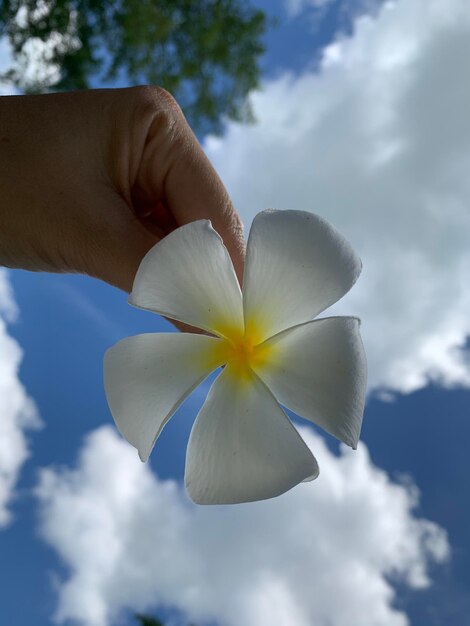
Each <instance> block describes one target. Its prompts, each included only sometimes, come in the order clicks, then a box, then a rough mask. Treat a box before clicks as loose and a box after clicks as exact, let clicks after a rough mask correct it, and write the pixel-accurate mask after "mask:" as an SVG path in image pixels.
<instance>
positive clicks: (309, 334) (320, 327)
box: [254, 317, 367, 448]
mask: <svg viewBox="0 0 470 626" xmlns="http://www.w3.org/2000/svg"><path fill="white" fill-rule="evenodd" d="M265 345H266V346H270V348H271V350H270V354H272V355H273V358H272V359H271V360H270V361H265V362H263V363H262V364H261V365H258V366H255V368H254V369H255V371H256V373H257V374H258V376H259V377H260V378H261V379H262V380H263V381H264V383H265V384H266V385H267V387H268V388H269V389H270V390H271V392H272V393H273V395H274V396H275V397H276V398H277V400H278V401H279V402H280V403H281V404H284V405H285V406H286V407H287V408H288V409H290V410H292V411H294V413H297V414H298V415H300V416H302V417H305V418H307V419H309V420H311V421H312V422H315V423H316V424H318V425H319V426H321V427H322V428H324V429H325V430H326V431H327V432H329V433H330V434H332V435H334V436H335V437H338V439H341V440H342V441H344V442H345V443H346V444H348V445H349V446H351V447H352V448H356V446H357V441H358V439H359V433H360V430H361V424H362V414H363V411H364V402H365V393H366V383H367V364H366V357H365V352H364V348H363V345H362V341H361V336H360V334H359V320H358V319H357V318H354V317H330V318H325V319H321V320H313V321H312V322H307V323H306V324H301V325H300V326H296V327H295V328H289V329H288V330H285V331H284V332H282V333H280V334H279V335H276V336H275V337H273V338H272V339H268V341H267V342H266V344H265Z"/></svg>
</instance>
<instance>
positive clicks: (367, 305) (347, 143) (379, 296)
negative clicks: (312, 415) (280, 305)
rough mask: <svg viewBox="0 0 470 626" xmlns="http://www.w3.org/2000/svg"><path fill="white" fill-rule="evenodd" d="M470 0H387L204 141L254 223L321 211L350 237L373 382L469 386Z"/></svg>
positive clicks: (357, 308)
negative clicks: (280, 214)
mask: <svg viewBox="0 0 470 626" xmlns="http://www.w3.org/2000/svg"><path fill="white" fill-rule="evenodd" d="M469 57H470V11H469V10H468V2H467V0H449V1H448V2H445V3H443V2H441V0H406V2H405V1H399V2H397V3H395V4H391V3H388V4H386V5H385V6H384V7H383V8H382V10H381V11H380V12H379V13H378V14H377V17H376V18H372V17H365V16H364V17H362V18H360V19H359V20H357V22H356V25H355V29H354V35H353V36H352V37H351V38H343V39H342V40H341V41H337V42H335V43H334V44H332V45H331V46H330V47H328V48H327V49H326V50H325V51H324V55H323V62H322V65H321V67H320V69H319V71H318V73H314V72H310V71H306V72H305V73H303V74H302V75H300V76H294V75H290V74H286V75H284V76H282V77H280V78H278V79H277V80H273V81H270V82H267V83H266V84H265V85H264V88H263V91H262V92H261V93H258V94H256V95H255V96H254V97H253V104H254V109H255V113H256V116H257V118H258V124H257V125H256V126H253V127H246V126H241V125H237V124H233V123H232V124H229V125H228V130H227V134H226V135H225V136H224V137H222V138H218V139H217V138H208V139H207V141H206V142H205V147H206V150H207V153H208V155H209V157H210V158H211V160H212V161H213V162H214V164H215V167H216V168H217V170H218V171H219V172H220V173H221V175H222V178H223V179H224V181H225V182H226V184H227V186H228V188H229V191H230V193H231V195H232V197H233V199H234V201H235V204H236V206H237V207H238V209H239V210H240V212H241V214H242V217H243V218H244V219H245V221H246V223H247V224H249V222H250V221H251V218H252V216H253V215H254V214H255V213H256V212H257V211H259V210H260V209H262V208H266V207H279V208H298V209H306V210H312V211H314V212H318V213H320V214H321V215H323V216H324V217H326V218H327V219H329V220H330V221H331V222H332V223H334V224H335V225H336V226H337V227H338V228H339V229H340V230H341V231H342V232H343V233H344V234H345V235H346V236H347V237H348V238H349V239H350V240H351V242H352V243H353V245H354V246H355V248H356V249H357V250H358V251H359V253H360V255H361V256H362V258H363V261H364V271H363V275H362V277H361V279H360V280H359V282H358V283H357V285H356V286H355V287H354V289H353V290H352V292H351V294H349V295H348V296H347V298H346V299H345V300H344V304H342V303H341V305H340V306H338V307H337V308H336V312H342V313H345V314H348V313H349V314H352V313H354V314H358V315H360V316H361V317H362V319H363V325H362V330H363V334H364V337H365V342H366V348H367V352H368V356H369V371H370V383H371V385H372V386H373V387H375V388H377V387H381V386H386V387H389V388H391V389H393V390H398V391H402V392H409V391H412V390H415V389H418V388H420V387H423V386H425V385H426V384H427V383H428V382H429V380H433V381H436V382H437V383H440V384H442V385H446V386H453V385H465V386H467V387H468V386H470V367H469V359H468V353H467V354H466V353H465V351H463V350H462V349H461V348H462V346H464V344H465V340H466V337H467V336H468V335H470V316H469V315H468V311H469V310H470V289H469V283H468V276H469V275H470V236H469V233H470V211H469V206H470V177H469V175H468V172H469V171H470V124H469V121H468V112H469V111H470V80H469V79H468V58H469Z"/></svg>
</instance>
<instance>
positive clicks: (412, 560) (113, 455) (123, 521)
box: [37, 427, 449, 626]
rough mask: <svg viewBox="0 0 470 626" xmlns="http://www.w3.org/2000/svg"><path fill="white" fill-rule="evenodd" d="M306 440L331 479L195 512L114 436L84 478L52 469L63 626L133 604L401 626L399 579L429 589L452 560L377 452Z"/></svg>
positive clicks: (232, 625)
mask: <svg viewBox="0 0 470 626" xmlns="http://www.w3.org/2000/svg"><path fill="white" fill-rule="evenodd" d="M302 436H303V437H304V438H305V440H306V442H307V443H308V445H310V446H311V447H312V449H313V450H314V451H315V454H316V455H317V457H318V459H319V463H320V465H321V468H322V474H321V475H320V478H319V479H318V480H317V481H316V482H315V483H307V484H303V485H300V486H299V487H297V488H295V489H294V490H292V491H291V492H289V493H288V494H285V495H284V496H282V497H280V498H277V499H274V500H269V501H265V502H260V503H256V504H248V505H238V506H228V507H197V506H194V505H192V504H191V503H190V502H189V500H188V499H187V497H186V495H185V493H184V491H183V488H182V487H180V486H179V485H178V484H177V483H176V482H174V481H161V480H159V479H158V478H157V477H156V476H155V475H154V474H152V472H151V471H150V469H149V466H147V465H143V464H141V463H140V462H139V461H138V459H137V456H136V454H135V451H134V450H133V449H132V448H131V447H130V446H128V445H127V444H126V443H125V442H124V441H123V440H122V439H120V438H119V436H118V435H117V434H115V432H114V430H113V429H111V428H110V427H102V428H100V429H98V430H96V431H94V432H93V433H91V434H90V435H89V436H88V437H87V439H86V440H85V444H84V446H83V448H82V450H81V452H80V456H79V460H78V465H77V467H76V468H75V469H66V468H62V469H51V468H49V469H44V470H43V471H42V473H41V476H40V485H39V487H38V489H37V496H38V498H39V501H40V510H41V516H40V519H41V533H42V536H43V537H44V538H45V540H46V541H47V542H48V543H49V544H50V545H51V546H52V547H53V548H54V549H55V550H56V551H57V552H58V554H59V555H60V556H61V558H62V559H63V561H64V563H65V564H66V566H67V569H68V575H67V578H66V579H65V580H63V581H62V582H61V583H59V586H58V593H59V604H58V610H57V614H56V619H57V620H58V621H59V622H63V621H65V620H67V619H72V620H76V621H77V622H78V623H79V624H83V625H86V626H105V625H108V624H110V623H111V622H112V621H113V620H115V619H117V618H118V615H119V613H120V611H122V610H123V609H126V608H131V609H132V610H134V611H137V610H140V611H145V610H148V609H150V608H151V607H155V606H156V605H158V604H162V605H163V604H164V605H167V606H175V607H178V608H179V609H180V610H182V611H184V612H185V613H187V615H188V616H189V617H190V618H191V619H193V620H196V621H203V620H217V623H219V624H220V625H221V626H239V625H240V624H243V625H244V626H271V625H272V624H273V623H278V624H282V626H311V625H312V624H315V626H326V625H328V626H344V624H361V626H405V625H406V624H408V619H407V617H406V615H405V614H404V613H403V612H401V611H400V610H398V609H397V608H395V607H394V601H395V599H396V596H395V591H394V588H393V586H392V585H391V584H390V582H389V581H390V580H391V579H393V580H395V581H399V582H401V583H403V584H404V585H406V586H408V587H410V588H412V589H419V588H423V587H426V586H427V585H429V583H430V581H429V575H428V567H429V565H430V564H432V563H435V562H438V563H439V562H443V561H444V560H445V559H446V558H447V557H448V553H449V548H448V543H447V538H446V535H445V533H444V531H443V530H442V529H440V528H439V527H438V526H437V525H435V524H433V523H431V522H429V521H427V520H423V519H418V518H416V516H415V514H414V509H415V507H416V504H417V493H416V490H415V488H413V487H412V486H409V485H408V486H406V485H399V484H396V483H393V482H392V481H391V480H390V478H389V477H388V476H387V475H386V474H385V473H384V472H383V471H381V470H379V469H377V468H376V467H375V466H374V465H373V464H372V463H371V461H370V458H369V455H368V452H367V449H366V448H365V446H364V445H362V444H361V445H360V446H359V449H358V451H357V452H352V451H349V450H347V449H346V448H343V449H342V451H341V454H340V456H339V457H336V456H334V455H333V454H332V453H331V452H329V451H328V449H327V448H326V446H325V444H324V443H323V440H322V439H321V438H320V437H319V436H317V435H315V434H313V432H312V431H311V430H310V429H305V428H304V429H302Z"/></svg>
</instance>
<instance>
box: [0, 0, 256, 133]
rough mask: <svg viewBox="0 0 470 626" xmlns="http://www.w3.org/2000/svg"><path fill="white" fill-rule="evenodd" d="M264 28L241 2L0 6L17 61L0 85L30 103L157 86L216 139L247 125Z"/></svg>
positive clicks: (0, 1) (145, 0)
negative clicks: (102, 89)
mask: <svg viewBox="0 0 470 626" xmlns="http://www.w3.org/2000/svg"><path fill="white" fill-rule="evenodd" d="M266 26H267V21H266V17H265V14H264V13H263V12H262V11H259V10H257V9H254V8H253V7H252V6H250V4H249V2H248V1H246V0H197V1H194V0H110V1H106V0H0V33H1V34H3V35H6V36H7V37H8V39H9V41H10V44H11V47H12V51H13V56H14V61H15V64H14V66H13V67H12V68H10V69H9V71H8V72H7V73H6V74H5V75H4V76H3V79H8V80H9V81H11V82H12V83H13V84H14V85H15V86H16V87H18V88H19V89H20V90H21V91H23V92H27V93H28V92H29V93H38V92H45V91H49V90H73V89H86V88H88V87H96V86H109V85H119V86H127V85H134V84H140V83H151V84H158V85H160V86H162V87H164V88H165V89H167V90H168V91H170V92H171V93H172V94H173V95H174V96H175V97H176V98H177V100H178V101H179V102H180V104H181V106H182V108H183V110H184V111H185V113H186V115H187V116H188V118H189V119H190V121H191V122H192V124H193V125H195V126H196V127H198V128H201V126H205V128H204V130H216V131H217V130H220V119H221V117H223V116H227V117H229V118H231V119H236V120H244V121H247V120H249V119H251V110H250V108H249V104H248V102H247V94H248V93H249V92H250V91H251V90H253V89H255V88H256V87H257V85H258V81H259V57H260V55H261V53H262V52H263V45H262V36H263V34H264V32H265V30H266ZM38 57H40V58H39V62H38Z"/></svg>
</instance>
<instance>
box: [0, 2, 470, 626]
mask: <svg viewBox="0 0 470 626" xmlns="http://www.w3.org/2000/svg"><path fill="white" fill-rule="evenodd" d="M258 5H259V6H260V7H261V8H264V9H265V10H267V11H268V12H269V13H270V14H271V15H273V16H275V17H277V21H278V25H277V26H276V27H273V28H272V29H271V30H270V31H269V33H268V35H267V37H266V45H267V50H266V53H265V55H264V58H263V60H262V67H263V79H262V88H261V90H260V91H259V92H257V93H255V94H253V96H252V103H253V108H254V111H255V115H256V118H257V124H256V125H254V126H245V125H239V124H234V123H228V124H227V125H226V129H225V132H224V134H223V135H222V136H221V137H202V138H201V141H202V143H203V146H204V148H205V150H206V152H207V154H208V156H209V158H210V159H211V160H212V162H213V163H214V165H215V167H216V169H217V171H218V172H219V173H220V175H221V177H222V179H223V181H224V182H225V184H226V185H227V188H228V190H229V192H230V194H231V196H232V198H233V201H234V203H235V206H236V207H237V209H238V210H239V212H240V214H241V216H242V218H243V220H244V222H245V227H246V232H248V229H249V225H250V222H251V220H252V218H253V216H254V215H255V214H256V213H257V212H258V211H259V210H262V209H264V208H267V207H275V208H282V209H288V208H295V209H302V210H310V211H313V212H316V213H318V214H320V215H321V216H322V217H324V218H326V219H328V220H329V221H330V222H331V223H333V224H334V225H335V226H336V227H337V228H338V229H339V230H340V231H341V232H342V233H343V234H344V235H345V236H346V237H347V238H348V239H349V241H350V242H351V243H352V244H353V247H354V248H355V249H356V250H357V252H358V253H359V255H360V256H361V258H362V261H363V266H364V269H363V272H362V275H361V277H360V279H359V281H358V283H357V284H356V285H355V287H354V288H353V290H352V291H351V292H350V293H349V294H347V296H346V297H345V298H344V299H343V300H341V302H339V303H338V304H337V305H335V306H334V307H333V309H331V310H329V311H328V314H330V313H331V312H332V313H335V314H337V313H339V314H349V315H351V314H354V315H358V316H359V317H361V319H362V325H361V332H362V335H363V338H364V343H365V347H366V351H367V356H368V363H369V394H368V401H367V405H366V411H365V417H364V425H363V431H362V435H361V443H360V445H359V447H358V450H357V451H351V450H349V449H346V448H344V447H343V446H340V445H338V444H337V442H336V441H335V440H334V439H333V438H331V437H329V436H328V435H326V434H324V433H323V432H321V431H320V430H319V429H315V428H314V427H312V426H311V425H308V424H307V423H306V422H304V421H302V420H300V419H296V418H295V416H292V417H293V419H294V421H295V423H296V425H297V426H298V427H299V429H300V432H301V434H302V436H303V437H304V439H305V441H306V442H307V444H308V445H309V446H310V447H311V449H312V450H313V452H314V454H315V456H316V458H317V459H318V462H319V465H320V467H321V474H320V477H319V478H318V479H317V480H316V481H314V482H313V483H307V484H302V485H299V486H298V487H296V488H294V489H293V490H292V491H291V492H289V493H287V494H285V495H283V496H281V497H278V498H276V499H273V500H269V501H265V502H260V503H256V504H246V505H238V506H225V507H224V506H220V507H198V506H196V505H193V504H192V503H191V502H190V500H189V499H188V497H187V495H186V493H185V490H184V486H183V484H182V477H183V471H184V458H185V448H186V443H187V439H188V436H189V432H190V429H191V425H192V422H193V420H194V417H195V415H196V413H197V411H198V409H199V408H200V406H201V405H202V403H203V401H204V397H205V394H206V393H207V390H208V387H209V384H210V381H208V382H206V383H205V384H204V385H202V386H201V387H200V388H199V389H197V390H196V391H195V392H194V393H193V394H192V395H191V396H190V398H189V399H188V400H187V402H186V403H185V404H184V405H183V406H182V408H181V409H180V410H179V411H178V412H177V414H176V415H175V416H174V417H173V418H172V419H171V420H170V422H169V423H168V425H167V426H166V427H165V429H164V431H163V434H162V435H161V437H160V439H159V441H158V444H157V446H156V448H155V450H154V452H153V455H152V457H151V459H150V461H149V463H148V464H145V465H144V464H141V463H140V461H139V460H138V458H137V453H136V451H135V450H134V449H133V448H132V447H130V446H129V445H128V444H127V443H126V442H125V441H124V440H123V439H122V438H121V437H120V436H119V434H118V433H117V431H116V429H115V427H114V424H113V422H112V418H111V416H110V414H109V411H108V409H107V405H106V401H105V397H104V392H103V383H102V358H103V354H104V352H105V350H106V349H107V348H108V347H110V346H111V345H112V344H114V343H115V342H116V341H118V340H119V339H121V338H123V337H126V336H131V335H135V334H138V333H142V332H155V331H163V330H164V331H171V330H172V329H171V326H170V325H169V323H168V322H166V321H164V320H162V319H161V318H159V317H157V316H155V315H152V314H151V313H148V312H145V311H140V310H137V309H134V308H131V307H129V306H128V305H127V303H126V296H125V294H123V293H121V292H119V291H118V290H116V289H114V288H112V287H109V286H107V285H105V284H103V283H99V282H97V281H94V280H92V279H88V278H86V277H81V276H53V275H47V274H31V273H28V272H22V271H15V272H13V271H11V272H7V271H5V270H0V312H1V313H0V315H1V319H0V389H1V394H0V590H1V591H0V624H15V625H18V626H26V625H28V626H29V625H30V624H31V623H34V624H35V625H37V626H48V625H50V624H53V623H59V624H65V625H66V626H67V625H73V624H76V625H78V626H130V625H131V624H133V623H134V622H133V618H132V614H133V613H135V612H137V611H138V612H143V611H148V612H153V613H155V614H158V615H160V616H161V617H164V618H165V619H168V620H169V622H170V624H171V625H172V626H173V625H174V626H180V625H181V626H183V625H184V624H188V623H190V622H192V623H197V624H198V625H199V626H239V625H240V624H243V626H272V624H273V623H277V624H280V625H281V626H344V624H348V625H349V626H406V625H409V626H440V625H442V624H446V625H449V626H466V625H467V624H470V618H469V617H468V616H469V615H470V592H469V591H468V590H469V589H470V556H469V554H470V530H469V529H470V502H469V496H468V494H469V493H470V478H469V476H470V473H469V469H468V465H469V462H468V443H467V442H468V440H469V439H470V420H469V414H468V413H469V411H468V406H469V401H470V356H469V351H468V348H469V346H470V342H469V336H470V317H469V315H468V310H469V305H470V289H469V286H468V276H469V274H470V235H469V233H470V179H469V177H468V171H469V166H470V162H469V161H470V125H469V124H468V111H469V110H470V76H469V72H470V69H469V66H468V63H467V59H468V58H469V54H470V13H469V11H468V6H467V2H466V0H446V2H442V0H396V1H395V2H384V3H379V2H374V1H368V2H359V1H357V2H355V1H353V2H351V1H349V2H346V1H345V0H286V1H284V2H283V1H282V0H278V1H276V2H267V0H264V1H263V2H261V1H260V2H259V3H258ZM7 55H8V50H7V47H6V46H5V45H4V43H3V44H2V43H1V42H0V67H2V64H3V63H5V62H6V61H5V60H6V57H7Z"/></svg>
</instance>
